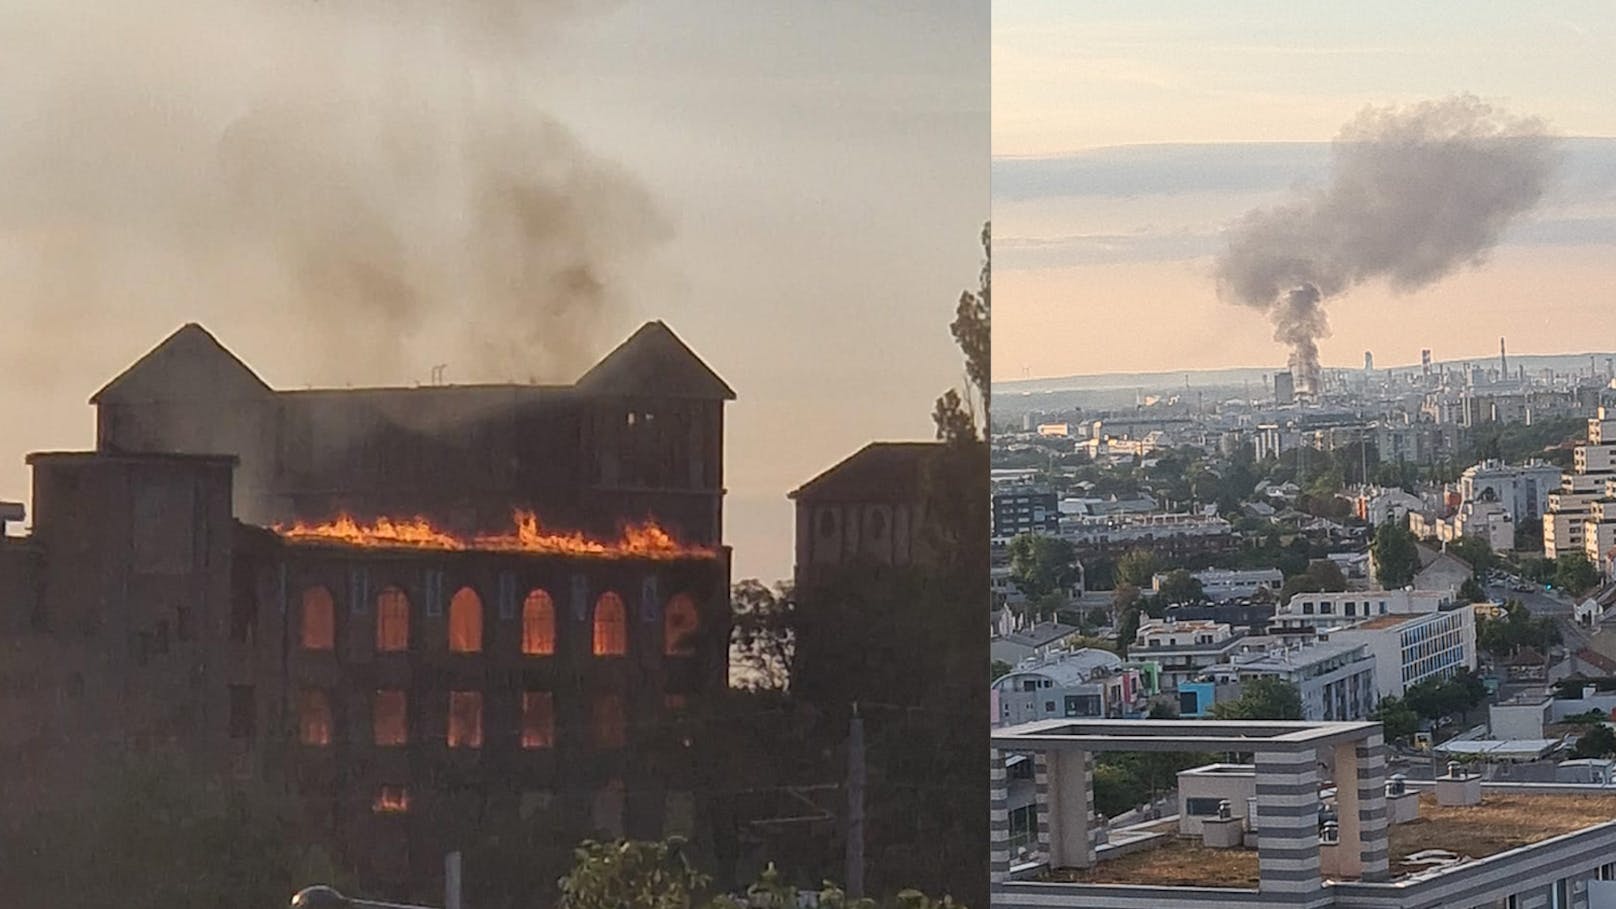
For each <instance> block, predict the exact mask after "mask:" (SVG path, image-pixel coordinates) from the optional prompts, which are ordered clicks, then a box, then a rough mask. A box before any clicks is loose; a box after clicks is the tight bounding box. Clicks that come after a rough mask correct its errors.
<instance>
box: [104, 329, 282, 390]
mask: <svg viewBox="0 0 1616 909" xmlns="http://www.w3.org/2000/svg"><path fill="white" fill-rule="evenodd" d="M187 360H189V361H191V362H192V363H195V362H198V361H205V360H213V361H214V363H213V364H212V365H213V366H214V367H215V368H216V369H218V370H220V371H222V373H223V374H225V375H231V376H234V377H236V378H238V379H239V380H241V381H242V382H244V383H246V384H247V385H249V386H250V387H254V388H255V390H256V389H261V390H262V391H264V392H265V393H269V392H270V391H272V389H270V387H269V386H268V385H266V384H264V380H263V379H260V378H258V374H257V373H255V372H253V371H252V369H250V368H249V367H248V366H247V364H245V363H243V362H241V358H239V357H237V356H236V355H235V354H233V353H231V352H230V351H229V349H228V348H226V347H225V346H224V345H223V344H220V343H219V339H217V338H215V337H214V336H213V335H211V334H209V333H208V330H207V329H205V328H203V327H202V326H200V325H198V324H196V323H195V322H187V323H186V324H184V325H182V326H180V328H179V330H178V331H176V332H174V333H173V334H171V335H169V336H168V337H167V338H165V339H164V340H163V342H162V343H161V344H158V345H157V346H156V347H153V348H152V349H151V350H149V351H147V352H146V355H145V356H143V357H141V358H140V359H138V360H136V361H135V362H134V365H132V366H130V367H129V368H128V369H125V370H124V371H123V372H121V373H119V374H118V376H117V377H116V378H114V379H113V380H112V381H111V382H108V383H107V384H106V385H105V386H103V387H102V389H101V390H100V391H98V392H96V393H95V394H94V395H92V396H91V397H90V403H91V404H100V403H101V402H102V400H103V399H107V398H116V397H119V396H122V395H127V394H131V393H134V394H138V392H139V389H140V388H141V386H142V385H143V384H147V383H151V384H165V383H164V380H165V378H167V377H165V376H164V373H168V374H169V375H170V376H177V375H178V374H179V373H180V372H182V371H183V366H181V365H180V364H181V363H182V362H183V361H187ZM168 384H171V383H168Z"/></svg>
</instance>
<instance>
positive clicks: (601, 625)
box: [595, 592, 628, 656]
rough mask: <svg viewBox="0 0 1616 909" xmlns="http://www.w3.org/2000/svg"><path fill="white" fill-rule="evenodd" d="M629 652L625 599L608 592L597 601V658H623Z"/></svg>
mask: <svg viewBox="0 0 1616 909" xmlns="http://www.w3.org/2000/svg"><path fill="white" fill-rule="evenodd" d="M627 652H628V615H627V613H626V612H625V611H624V610H623V598H622V597H620V596H618V595H617V594H615V593H611V592H607V593H603V594H601V595H600V599H598V600H596V601H595V656H622V655H623V654H625V653H627Z"/></svg>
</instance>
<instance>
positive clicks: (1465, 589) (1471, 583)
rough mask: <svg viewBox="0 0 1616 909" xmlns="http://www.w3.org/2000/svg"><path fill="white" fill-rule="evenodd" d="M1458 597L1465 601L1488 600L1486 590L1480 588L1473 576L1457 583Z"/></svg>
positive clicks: (1479, 601)
mask: <svg viewBox="0 0 1616 909" xmlns="http://www.w3.org/2000/svg"><path fill="white" fill-rule="evenodd" d="M1459 598H1460V599H1462V600H1464V601H1465V602H1466V603H1485V602H1487V600H1488V597H1487V591H1486V590H1484V589H1482V586H1481V584H1480V583H1478V582H1477V581H1476V579H1475V578H1473V577H1472V578H1465V579H1464V583H1463V584H1460V585H1459Z"/></svg>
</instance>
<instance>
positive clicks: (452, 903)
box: [443, 851, 460, 909]
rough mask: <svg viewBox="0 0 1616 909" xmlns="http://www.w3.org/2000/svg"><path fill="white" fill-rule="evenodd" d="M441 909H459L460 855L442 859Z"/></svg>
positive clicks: (451, 854)
mask: <svg viewBox="0 0 1616 909" xmlns="http://www.w3.org/2000/svg"><path fill="white" fill-rule="evenodd" d="M443 909H460V853H459V852H458V851H455V852H451V853H449V854H448V855H446V856H444V857H443Z"/></svg>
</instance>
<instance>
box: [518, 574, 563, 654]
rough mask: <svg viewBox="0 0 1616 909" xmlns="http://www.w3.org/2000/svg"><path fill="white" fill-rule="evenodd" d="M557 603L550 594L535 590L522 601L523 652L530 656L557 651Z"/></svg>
mask: <svg viewBox="0 0 1616 909" xmlns="http://www.w3.org/2000/svg"><path fill="white" fill-rule="evenodd" d="M555 630H556V628H555V603H554V602H553V601H551V599H550V595H549V594H548V593H545V592H544V591H542V590H535V591H533V592H532V593H529V594H528V595H527V599H526V600H525V601H523V603H522V652H523V653H525V654H527V655H528V656H549V655H551V654H553V653H555V645H556V640H555Z"/></svg>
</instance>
